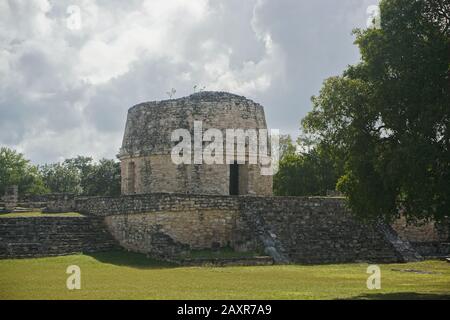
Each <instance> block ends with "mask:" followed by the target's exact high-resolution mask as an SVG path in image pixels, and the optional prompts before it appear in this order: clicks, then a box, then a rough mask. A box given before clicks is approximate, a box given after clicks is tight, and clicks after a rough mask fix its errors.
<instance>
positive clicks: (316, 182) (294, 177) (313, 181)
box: [274, 139, 339, 196]
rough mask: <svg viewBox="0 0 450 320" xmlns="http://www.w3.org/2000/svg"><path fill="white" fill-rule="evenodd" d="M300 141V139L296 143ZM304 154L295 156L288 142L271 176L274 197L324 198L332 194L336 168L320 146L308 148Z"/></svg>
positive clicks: (335, 180)
mask: <svg viewBox="0 0 450 320" xmlns="http://www.w3.org/2000/svg"><path fill="white" fill-rule="evenodd" d="M299 140H300V139H299ZM303 148H304V149H308V151H307V152H297V151H296V149H297V148H296V147H295V146H294V144H292V142H291V141H290V140H289V141H288V143H287V147H285V149H286V151H285V152H284V153H283V156H282V157H281V159H280V162H279V170H278V172H277V174H276V175H275V176H274V193H275V194H276V195H278V196H321V195H322V196H323V195H326V194H327V191H328V190H335V187H336V182H337V179H338V177H339V176H338V173H337V172H338V168H336V166H335V162H334V161H333V159H332V158H331V155H330V154H329V153H328V152H327V151H326V150H325V149H324V148H322V146H317V147H312V145H311V144H308V145H307V146H306V147H305V146H303Z"/></svg>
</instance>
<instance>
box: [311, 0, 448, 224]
mask: <svg viewBox="0 0 450 320" xmlns="http://www.w3.org/2000/svg"><path fill="white" fill-rule="evenodd" d="M448 8H449V1H444V0H382V1H381V3H380V11H381V28H369V29H367V30H364V31H360V30H357V31H355V34H356V37H357V39H356V44H357V45H358V46H359V48H360V51H361V56H362V61H361V63H359V64H357V65H354V66H350V67H348V69H347V70H345V72H344V73H343V75H342V76H340V77H333V78H330V79H328V80H326V81H325V83H324V86H323V88H322V90H321V92H320V94H319V96H317V97H313V100H312V101H313V104H314V109H313V111H312V112H310V113H309V114H308V115H307V117H306V118H305V119H304V120H303V122H302V123H303V127H304V129H306V131H307V132H308V133H310V134H313V135H315V136H316V137H317V138H318V139H319V145H320V148H325V149H327V150H330V152H331V154H332V157H333V158H334V159H339V160H340V161H342V163H343V167H344V168H343V170H344V174H343V175H342V176H341V178H340V179H339V181H338V189H339V190H341V191H342V192H343V193H345V194H346V195H347V196H348V200H349V205H350V207H351V208H352V209H353V211H354V212H355V213H357V214H359V215H360V216H363V217H367V218H370V217H384V218H386V219H392V218H394V217H395V216H397V215H398V212H399V208H401V209H404V213H405V214H406V215H407V216H408V217H409V218H435V219H438V220H439V219H441V218H442V217H444V216H445V215H449V213H450V131H449V130H450V82H449V81H450V79H449V66H450V64H449V62H450V38H449V19H448V15H449V12H450V11H449V10H448Z"/></svg>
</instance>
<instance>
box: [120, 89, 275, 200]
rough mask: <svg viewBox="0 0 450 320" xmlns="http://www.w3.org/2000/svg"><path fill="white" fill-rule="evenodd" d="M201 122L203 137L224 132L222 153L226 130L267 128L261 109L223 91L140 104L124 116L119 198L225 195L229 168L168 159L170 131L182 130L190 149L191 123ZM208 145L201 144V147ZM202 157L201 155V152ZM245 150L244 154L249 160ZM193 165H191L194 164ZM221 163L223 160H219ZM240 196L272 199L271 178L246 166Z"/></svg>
mask: <svg viewBox="0 0 450 320" xmlns="http://www.w3.org/2000/svg"><path fill="white" fill-rule="evenodd" d="M195 121H200V122H201V123H202V135H203V133H204V132H205V131H206V130H207V129H210V128H214V129H218V130H220V131H221V132H222V135H223V143H224V149H223V151H224V152H225V151H226V144H225V137H226V134H225V133H226V129H244V130H246V129H254V130H258V129H266V128H267V125H266V120H265V115H264V109H263V107H262V106H261V105H259V104H257V103H255V102H253V101H251V100H249V99H246V98H245V97H241V96H237V95H234V94H229V93H224V92H201V93H196V94H193V95H191V96H188V97H184V98H180V99H172V100H164V101H152V102H145V103H141V104H138V105H136V106H134V107H132V108H130V109H129V111H128V116H127V122H126V127H125V133H124V138H123V142H122V147H121V150H120V153H119V155H118V156H119V158H120V160H121V176H122V184H121V185H122V194H124V195H128V194H145V193H151V192H174V193H187V194H214V195H215V194H218V195H228V194H229V166H228V165H226V164H212V165H207V164H203V165H194V164H186V165H178V166H177V165H175V164H173V162H172V159H171V151H172V148H173V147H174V146H175V145H176V144H177V143H175V142H172V141H171V136H172V132H173V131H175V130H177V129H185V130H187V131H188V132H190V134H191V139H192V141H191V146H192V148H191V149H192V150H193V148H194V141H193V140H194V122H195ZM207 144H209V143H205V144H202V146H203V147H205V146H206V145H207ZM200 152H201V151H200ZM248 154H249V148H248V146H247V149H246V151H245V155H246V156H247V157H248ZM192 163H193V162H192ZM223 163H225V157H223ZM245 165H246V166H247V167H248V170H242V171H243V172H244V171H245V172H247V171H248V174H247V175H246V177H245V178H244V177H240V181H241V183H242V182H243V181H245V182H246V185H245V186H244V185H242V186H241V188H240V190H241V191H242V192H240V194H253V195H271V194H272V177H271V176H263V175H261V174H260V168H259V166H260V165H259V164H251V165H250V164H249V163H248V162H247V163H246V164H245Z"/></svg>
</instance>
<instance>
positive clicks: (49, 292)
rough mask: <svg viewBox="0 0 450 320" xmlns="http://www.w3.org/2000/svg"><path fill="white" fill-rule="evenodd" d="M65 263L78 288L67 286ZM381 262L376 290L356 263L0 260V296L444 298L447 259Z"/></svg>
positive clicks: (132, 257) (448, 289)
mask: <svg viewBox="0 0 450 320" xmlns="http://www.w3.org/2000/svg"><path fill="white" fill-rule="evenodd" d="M70 265H77V266H79V267H80V269H81V289H80V290H68V289H67V287H66V280H67V277H68V276H69V275H68V274H66V269H67V267H68V266H70ZM380 268H381V290H368V289H367V287H366V280H367V277H368V276H369V275H368V274H367V273H366V270H367V264H363V263H359V264H358V263H357V264H342V265H320V266H302V265H276V266H264V267H225V268H217V267H177V266H174V265H171V264H165V263H161V262H158V261H155V260H151V259H147V258H146V257H145V256H143V255H139V254H130V253H125V252H108V253H98V254H93V255H71V256H63V257H51V258H39V259H14V260H0V299H407V298H408V299H415V298H417V299H419V298H420V299H427V298H429V299H450V268H449V264H448V263H446V262H443V261H425V262H420V263H409V264H384V265H380Z"/></svg>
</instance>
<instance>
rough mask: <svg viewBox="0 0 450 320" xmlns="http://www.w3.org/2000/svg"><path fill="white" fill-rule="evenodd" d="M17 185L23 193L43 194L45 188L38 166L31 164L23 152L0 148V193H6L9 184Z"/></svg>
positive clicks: (45, 190)
mask: <svg viewBox="0 0 450 320" xmlns="http://www.w3.org/2000/svg"><path fill="white" fill-rule="evenodd" d="M11 185H17V186H18V188H19V192H20V193H21V194H25V193H32V194H41V193H46V192H47V191H48V190H47V188H45V186H44V183H43V180H42V177H41V175H40V174H39V171H38V169H37V168H36V166H33V165H32V164H30V161H29V160H27V159H25V158H24V156H23V154H21V153H18V152H16V151H15V150H12V149H9V148H6V147H2V148H0V194H1V195H3V194H4V193H5V189H6V188H7V187H8V186H11Z"/></svg>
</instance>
